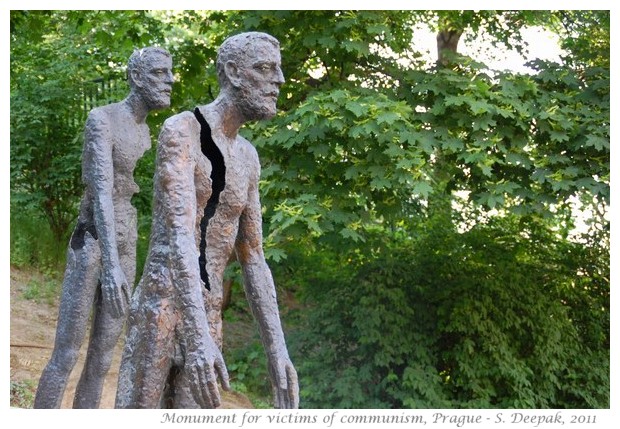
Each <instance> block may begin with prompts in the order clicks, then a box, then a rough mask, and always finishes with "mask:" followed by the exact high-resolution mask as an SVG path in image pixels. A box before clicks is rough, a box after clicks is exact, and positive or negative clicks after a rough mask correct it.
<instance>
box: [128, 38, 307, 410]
mask: <svg viewBox="0 0 620 429" xmlns="http://www.w3.org/2000/svg"><path fill="white" fill-rule="evenodd" d="M217 71H218V80H219V83H220V88H221V91H220V94H219V95H218V97H217V98H216V100H214V101H213V102H212V103H210V104H207V105H205V106H200V107H198V108H197V109H196V111H195V112H183V113H180V114H178V115H175V116H173V117H171V118H169V119H168V120H166V122H165V123H164V125H163V129H162V131H161V134H160V136H159V143H158V148H157V160H156V172H155V176H154V197H153V225H152V230H151V242H150V248H149V254H148V257H147V262H146V266H145V269H144V274H143V277H142V279H141V281H140V282H139V284H138V287H137V290H136V293H135V294H134V297H133V301H132V306H131V312H130V317H129V322H128V334H127V335H128V336H127V341H126V346H125V350H124V354H123V359H122V363H121V370H120V376H119V387H118V392H117V397H116V406H117V407H119V408H157V407H174V408H198V407H205V408H212V407H217V406H219V405H220V393H219V388H218V384H217V380H218V378H219V380H220V381H221V383H222V385H223V387H224V388H225V389H228V374H227V371H226V367H225V364H224V361H223V358H222V355H221V346H222V335H223V333H222V301H223V287H222V281H223V276H224V269H225V268H226V265H227V262H228V261H229V259H230V257H231V255H232V253H233V252H236V255H237V259H238V261H239V263H240V264H241V267H242V270H243V276H244V285H245V290H246V295H247V297H248V301H249V303H250V306H251V308H252V312H253V314H254V316H255V317H256V319H257V321H258V325H259V330H260V334H261V338H262V342H263V344H264V346H265V350H266V353H267V357H268V366H269V374H270V376H271V382H272V386H273V389H274V403H275V406H277V407H279V408H297V406H298V403H299V399H298V398H299V388H298V383H297V374H296V372H295V368H294V367H293V364H292V363H291V360H290V359H289V355H288V351H287V348H286V343H285V340H284V334H283V331H282V326H281V323H280V316H279V311H278V304H277V300H276V292H275V287H274V283H273V279H272V276H271V272H270V270H269V267H268V266H267V263H266V262H265V257H264V254H263V248H262V241H263V237H262V219H261V205H260V201H259V194H258V181H259V177H260V164H259V160H258V154H257V152H256V149H255V148H254V147H253V146H252V144H250V142H248V141H247V140H245V139H244V138H243V137H241V136H240V135H239V134H238V131H239V129H240V127H241V126H242V125H243V124H244V123H246V122H248V121H253V120H261V119H269V118H271V117H273V116H274V115H275V113H276V100H277V97H278V93H279V89H280V86H281V85H282V83H283V82H284V77H283V75H282V71H281V69H280V49H279V43H278V41H277V40H276V39H274V38H273V37H271V36H269V35H267V34H264V33H254V32H253V33H243V34H239V35H237V36H233V37H231V38H229V39H227V40H226V41H224V43H223V44H222V46H221V47H220V49H219V51H218V58H217ZM211 144H214V145H215V148H211V149H217V151H215V150H214V151H213V152H218V153H219V155H218V154H216V155H215V156H210V155H208V153H206V152H208V151H207V149H205V150H203V148H205V147H206V146H208V145H211ZM220 163H221V164H222V165H220ZM215 170H217V171H215ZM218 172H219V173H218ZM220 185H223V187H222V189H217V188H218V187H219V186H220ZM216 191H217V192H218V195H217V198H213V199H212V196H213V193H214V192H216ZM209 201H211V203H209ZM206 209H208V210H206ZM205 217H206V218H207V219H206V220H205ZM201 225H202V227H201ZM201 243H202V246H201ZM201 254H202V256H201ZM201 265H202V266H201ZM201 272H202V273H203V276H206V278H205V281H202V280H201ZM207 284H208V285H209V286H210V290H207V289H206V288H205V286H206V285H207Z"/></svg>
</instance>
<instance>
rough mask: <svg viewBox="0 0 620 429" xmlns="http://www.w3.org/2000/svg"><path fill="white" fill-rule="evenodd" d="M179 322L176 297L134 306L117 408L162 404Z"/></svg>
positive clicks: (151, 406) (120, 378)
mask: <svg viewBox="0 0 620 429" xmlns="http://www.w3.org/2000/svg"><path fill="white" fill-rule="evenodd" d="M134 299H135V298H134ZM134 310H135V311H134ZM177 322H178V318H177V316H176V315H175V314H174V302H173V300H172V299H164V300H162V301H160V303H159V304H156V305H155V306H153V307H151V305H150V303H148V302H142V303H141V305H140V306H133V307H132V312H131V315H130V317H129V322H128V327H127V340H126V343H125V348H124V351H123V359H122V362H121V369H120V374H119V379H118V390H117V392H116V405H115V407H116V408H158V407H159V406H160V399H161V396H162V392H163V391H164V387H165V385H166V381H167V379H168V376H169V374H170V371H171V368H172V365H173V355H174V349H175V341H176V338H175V334H174V331H175V326H176V324H177Z"/></svg>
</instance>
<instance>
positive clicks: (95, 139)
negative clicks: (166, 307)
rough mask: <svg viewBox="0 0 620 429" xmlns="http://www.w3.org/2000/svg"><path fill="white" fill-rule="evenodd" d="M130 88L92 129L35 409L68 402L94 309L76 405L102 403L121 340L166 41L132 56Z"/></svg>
mask: <svg viewBox="0 0 620 429" xmlns="http://www.w3.org/2000/svg"><path fill="white" fill-rule="evenodd" d="M127 78H128V81H129V86H130V93H129V95H128V96H127V98H126V99H125V100H123V101H121V102H119V103H114V104H110V105H107V106H103V107H98V108H95V109H93V110H92V111H91V112H90V114H89V115H88V119H87V121H86V126H85V131H84V149H83V154H82V179H83V181H84V184H85V187H86V189H85V193H84V196H83V198H82V201H81V205H80V212H79V216H78V222H77V225H76V227H75V230H74V231H73V234H72V236H71V241H70V243H69V249H68V252H67V266H66V269H65V276H64V281H63V285H62V296H61V301H60V309H59V316H58V324H57V328H56V340H55V343H54V350H53V352H52V356H51V358H50V361H49V362H48V364H47V366H46V367H45V369H44V370H43V373H42V375H41V378H40V380H39V386H38V388H37V393H36V397H35V401H34V408H60V405H61V402H62V398H63V394H64V391H65V388H66V386H67V381H68V379H69V375H70V374H71V371H72V370H73V367H74V365H75V362H76V361H77V358H78V354H79V350H80V347H81V345H82V342H83V340H84V336H85V333H86V327H87V324H88V321H89V318H90V316H91V310H92V326H91V331H90V341H89V344H88V352H87V356H86V362H85V364H84V369H83V371H82V375H81V377H80V381H79V383H78V385H77V389H76V392H75V397H74V400H73V407H74V408H98V407H99V401H100V399H101V392H102V389H103V382H104V378H105V375H106V374H107V372H108V370H109V369H110V365H111V361H112V354H113V349H114V346H115V345H116V342H117V340H118V338H119V336H120V334H121V332H122V329H123V325H124V322H125V320H126V317H125V315H126V312H127V309H128V306H129V299H130V295H131V291H132V288H133V285H134V281H135V273H136V239H137V211H136V209H135V207H133V206H132V204H131V197H132V196H133V195H134V194H135V193H137V192H138V191H139V188H138V185H137V184H136V183H135V182H134V179H133V171H134V168H135V166H136V163H137V161H138V160H139V159H140V158H141V157H142V155H143V154H144V152H145V151H146V150H147V149H149V148H150V146H151V138H150V132H149V128H148V125H147V124H146V122H145V119H146V117H147V115H148V113H149V112H150V111H152V110H155V109H163V108H167V107H169V106H170V93H171V90H172V83H173V80H174V79H173V76H172V59H171V57H170V54H169V53H168V52H167V51H166V50H164V49H161V48H156V47H149V48H144V49H140V50H136V51H135V52H134V53H133V54H132V55H131V57H130V58H129V63H128V66H127Z"/></svg>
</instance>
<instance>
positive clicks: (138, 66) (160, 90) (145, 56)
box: [127, 47, 174, 110]
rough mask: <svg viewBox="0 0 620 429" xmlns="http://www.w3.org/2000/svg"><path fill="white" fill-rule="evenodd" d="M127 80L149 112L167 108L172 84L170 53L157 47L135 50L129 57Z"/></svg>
mask: <svg viewBox="0 0 620 429" xmlns="http://www.w3.org/2000/svg"><path fill="white" fill-rule="evenodd" d="M127 80H128V81H129V86H130V88H131V91H132V92H134V93H136V94H137V95H139V96H140V98H142V99H143V100H144V102H145V103H146V106H147V108H148V109H149V110H153V109H164V108H166V107H169V106H170V93H171V92H172V83H173V82H174V77H173V76H172V57H171V56H170V53H169V52H168V51H167V50H165V49H163V48H159V47H148V48H142V49H136V50H135V51H134V52H133V54H131V57H129V62H128V64H127Z"/></svg>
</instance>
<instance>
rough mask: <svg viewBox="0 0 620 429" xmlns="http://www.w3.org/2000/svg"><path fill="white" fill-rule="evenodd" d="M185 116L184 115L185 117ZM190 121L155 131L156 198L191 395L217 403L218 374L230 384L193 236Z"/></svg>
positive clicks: (202, 402)
mask: <svg viewBox="0 0 620 429" xmlns="http://www.w3.org/2000/svg"><path fill="white" fill-rule="evenodd" d="M183 119H184V120H183ZM190 132H191V126H190V124H189V120H188V119H187V118H181V119H180V120H179V119H176V120H173V121H170V120H169V121H166V123H165V124H164V126H163V129H162V132H161V134H160V136H159V143H158V149H157V162H156V172H155V178H156V181H155V190H156V192H155V198H157V199H158V200H159V201H160V203H161V207H162V210H163V211H164V213H163V217H164V219H165V225H163V227H164V228H165V229H166V231H165V234H166V236H167V239H168V243H169V246H170V256H169V259H168V261H169V268H170V272H171V275H172V283H173V285H174V287H175V292H176V299H177V305H178V307H179V309H180V310H181V313H182V319H181V323H182V327H181V328H182V329H181V335H182V336H183V339H184V344H186V350H185V368H186V371H189V374H190V375H189V379H190V380H191V382H192V383H191V388H192V394H193V396H194V399H195V400H196V402H198V404H200V405H201V406H203V407H206V408H214V407H218V406H219V405H220V401H221V400H220V394H219V390H218V387H217V376H218V375H219V377H220V380H221V382H222V386H223V387H224V389H226V390H228V389H229V382H228V373H227V370H226V366H225V364H224V359H223V357H222V354H221V352H220V350H219V348H218V347H217V345H216V344H215V342H214V341H213V339H212V338H211V335H210V333H209V326H208V320H207V315H206V310H205V307H204V301H203V297H202V287H203V286H202V284H201V281H200V274H199V267H198V251H197V249H196V241H195V239H194V228H195V216H196V188H195V184H194V169H195V161H194V160H193V158H192V156H191V138H190V135H191V133H190Z"/></svg>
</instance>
